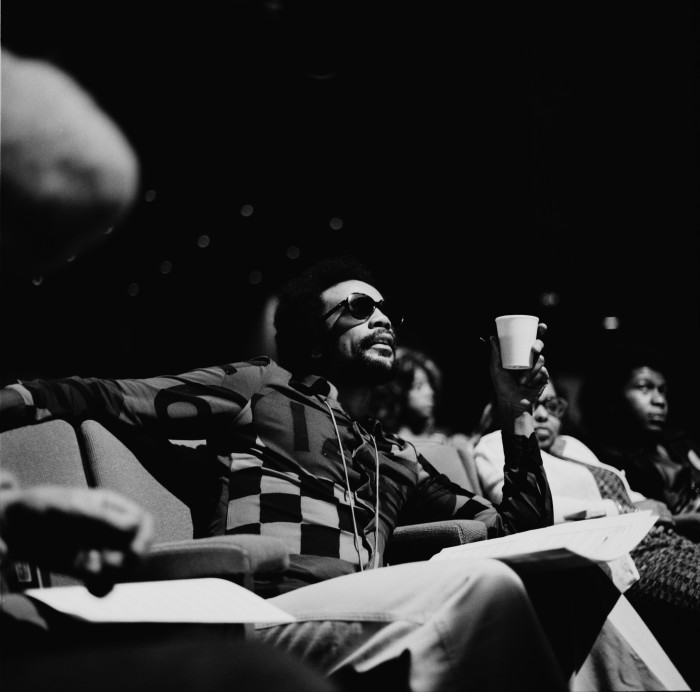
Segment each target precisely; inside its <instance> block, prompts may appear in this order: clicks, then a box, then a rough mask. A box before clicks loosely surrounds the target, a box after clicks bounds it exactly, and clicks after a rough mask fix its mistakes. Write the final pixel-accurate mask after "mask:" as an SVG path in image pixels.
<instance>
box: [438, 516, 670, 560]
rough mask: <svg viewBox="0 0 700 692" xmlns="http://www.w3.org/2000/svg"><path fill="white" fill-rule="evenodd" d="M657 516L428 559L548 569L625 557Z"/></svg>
mask: <svg viewBox="0 0 700 692" xmlns="http://www.w3.org/2000/svg"><path fill="white" fill-rule="evenodd" d="M656 519H657V517H656V516H654V515H652V513H651V512H650V511H649V510H645V511H642V512H633V513H630V514H622V515H620V516H617V517H601V518H599V519H586V520H583V521H578V522H573V523H566V524H555V525H554V526H547V527H546V528H543V529H533V530H531V531H523V532H522V533H516V534H513V535H511V536H503V537H501V538H492V539H489V540H485V541H477V542H475V543H466V544H464V545H457V546H452V547H449V548H444V549H443V550H441V551H440V552H439V553H437V554H436V555H434V556H433V557H432V558H431V560H452V559H465V558H477V557H487V558H495V559H497V560H502V561H503V562H506V563H508V564H511V565H513V566H516V565H517V566H520V567H529V568H531V569H538V568H540V569H551V568H552V567H553V566H554V567H557V566H558V567H562V568H564V567H567V566H574V565H580V564H582V563H585V562H598V563H602V562H606V563H609V562H613V561H614V560H618V559H620V558H624V556H626V555H627V554H628V553H629V552H630V550H633V549H634V548H635V547H636V546H637V544H638V543H639V542H640V541H641V540H642V539H643V538H644V536H646V535H647V533H648V532H649V529H651V527H652V526H653V525H654V524H655V523H656Z"/></svg>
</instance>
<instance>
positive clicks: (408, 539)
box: [386, 519, 486, 565]
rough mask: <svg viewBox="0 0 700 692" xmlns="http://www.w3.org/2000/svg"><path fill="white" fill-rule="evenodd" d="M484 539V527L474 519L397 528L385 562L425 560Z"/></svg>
mask: <svg viewBox="0 0 700 692" xmlns="http://www.w3.org/2000/svg"><path fill="white" fill-rule="evenodd" d="M485 539H486V524H484V523H483V522H481V521H477V520H476V519H448V520H445V521H431V522H426V523H425V524H408V525H406V526H397V527H396V529H394V533H393V535H392V537H391V540H390V541H389V545H388V548H387V556H386V562H387V564H390V565H398V564H401V563H402V562H417V561H419V560H428V559H430V558H431V557H432V556H433V555H435V554H436V553H439V552H440V551H441V550H442V549H443V548H449V547H451V546H454V545H462V544H463V543H473V542H474V541H483V540H485Z"/></svg>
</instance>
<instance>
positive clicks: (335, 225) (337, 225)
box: [328, 216, 343, 231]
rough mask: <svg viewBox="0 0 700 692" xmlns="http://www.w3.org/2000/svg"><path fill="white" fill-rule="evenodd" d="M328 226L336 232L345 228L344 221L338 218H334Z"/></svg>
mask: <svg viewBox="0 0 700 692" xmlns="http://www.w3.org/2000/svg"><path fill="white" fill-rule="evenodd" d="M328 225H329V226H330V227H331V228H332V229H333V230H334V231H339V230H340V229H341V228H342V227H343V220H342V219H341V218H340V217H338V216H334V217H333V218H332V219H331V220H330V221H329V222H328Z"/></svg>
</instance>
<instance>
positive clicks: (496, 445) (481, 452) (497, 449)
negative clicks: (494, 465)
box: [474, 430, 503, 459]
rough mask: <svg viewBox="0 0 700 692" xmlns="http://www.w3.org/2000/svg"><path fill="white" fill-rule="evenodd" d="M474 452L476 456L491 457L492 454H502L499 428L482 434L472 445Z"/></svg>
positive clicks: (501, 439)
mask: <svg viewBox="0 0 700 692" xmlns="http://www.w3.org/2000/svg"><path fill="white" fill-rule="evenodd" d="M474 454H475V456H476V457H477V458H481V459H492V458H493V457H494V456H499V455H500V456H501V457H502V456H503V438H502V436H501V431H500V430H494V431H492V432H490V433H486V435H483V436H482V437H481V438H480V439H479V441H478V442H477V443H476V445H475V446H474Z"/></svg>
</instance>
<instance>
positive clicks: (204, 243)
mask: <svg viewBox="0 0 700 692" xmlns="http://www.w3.org/2000/svg"><path fill="white" fill-rule="evenodd" d="M209 243H210V240H209V236H208V235H200V236H199V238H197V245H199V247H209Z"/></svg>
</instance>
